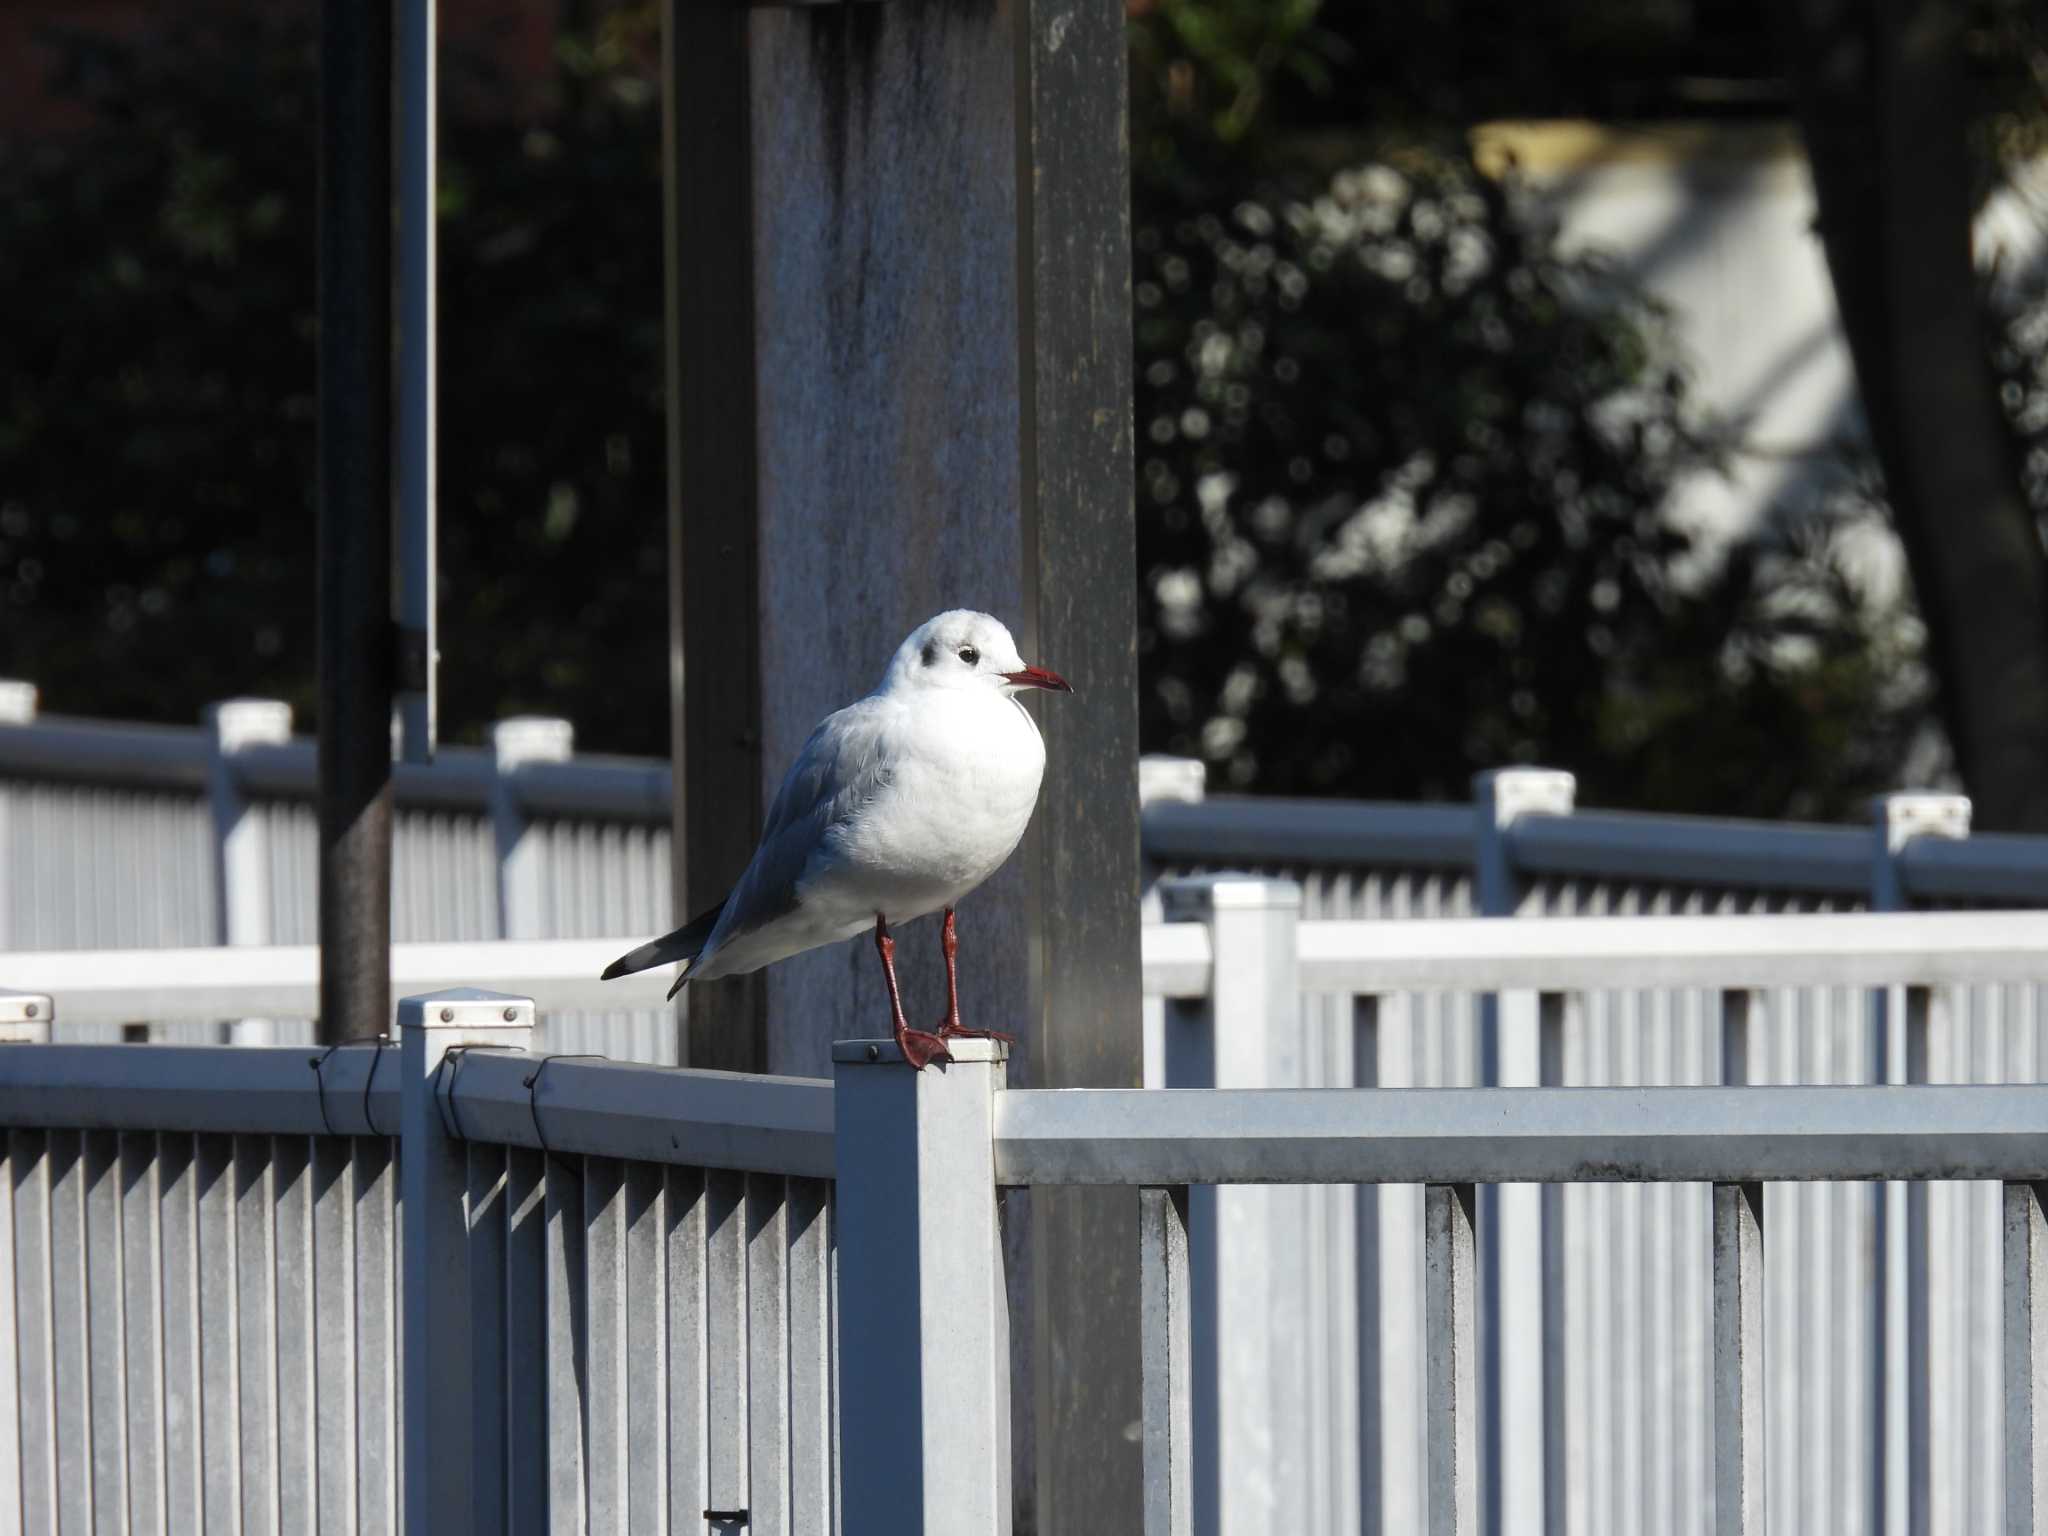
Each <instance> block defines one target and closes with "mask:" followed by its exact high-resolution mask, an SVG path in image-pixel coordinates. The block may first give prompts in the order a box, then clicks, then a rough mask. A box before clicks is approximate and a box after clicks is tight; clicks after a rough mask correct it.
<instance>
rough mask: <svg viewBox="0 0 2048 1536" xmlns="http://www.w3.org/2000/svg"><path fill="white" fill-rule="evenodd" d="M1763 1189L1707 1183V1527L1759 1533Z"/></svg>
mask: <svg viewBox="0 0 2048 1536" xmlns="http://www.w3.org/2000/svg"><path fill="white" fill-rule="evenodd" d="M1763 1234H1764V1188H1763V1185H1761V1184H1716V1185H1715V1186H1714V1524H1715V1529H1716V1530H1717V1531H1719V1532H1720V1533H1721V1536H1763V1529H1764V1235H1763Z"/></svg>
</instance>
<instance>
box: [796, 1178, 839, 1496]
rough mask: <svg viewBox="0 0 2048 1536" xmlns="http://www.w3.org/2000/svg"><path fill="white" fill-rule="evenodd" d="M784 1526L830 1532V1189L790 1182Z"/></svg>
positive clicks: (812, 1181) (817, 1181)
mask: <svg viewBox="0 0 2048 1536" xmlns="http://www.w3.org/2000/svg"><path fill="white" fill-rule="evenodd" d="M788 1206H789V1215H788V1221H789V1471H790V1481H789V1489H790V1495H789V1525H790V1529H791V1530H792V1531H795V1532H798V1533H799V1536H802V1533H804V1532H809V1531H818V1532H829V1531H831V1529H832V1460H833V1452H834V1445H833V1440H832V1211H831V1206H832V1186H831V1185H830V1184H829V1183H827V1182H826V1181H825V1180H823V1179H791V1180H790V1181H789V1194H788Z"/></svg>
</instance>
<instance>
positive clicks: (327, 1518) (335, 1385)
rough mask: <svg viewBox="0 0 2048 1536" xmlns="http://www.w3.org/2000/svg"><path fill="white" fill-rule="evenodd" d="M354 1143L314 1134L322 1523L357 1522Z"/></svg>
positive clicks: (324, 1527)
mask: <svg viewBox="0 0 2048 1536" xmlns="http://www.w3.org/2000/svg"><path fill="white" fill-rule="evenodd" d="M354 1156H355V1149H354V1146H353V1144H352V1143H351V1142H350V1141H348V1140H346V1139H344V1138H342V1137H339V1136H320V1137H316V1138H314V1140H313V1145H312V1154H311V1159H310V1162H311V1167H310V1168H309V1169H308V1171H307V1174H306V1177H307V1178H308V1179H309V1180H310V1181H311V1200H310V1203H311V1208H312V1209H311V1217H312V1240H313V1241H312V1258H313V1269H312V1287H311V1305H312V1308H313V1390H314V1391H315V1393H316V1402H315V1405H314V1410H313V1415H312V1423H313V1436H314V1443H315V1446H316V1451H315V1457H314V1461H315V1466H314V1476H313V1496H314V1499H315V1501H316V1504H317V1508H318V1510H319V1514H320V1530H321V1531H322V1532H323V1533H325V1532H328V1531H353V1530H355V1528H356V1392H357V1372H358V1363H357V1360H356V1328H355V1323H356V1306H355V1280H356V1245H355V1221H354V1204H355V1179H354V1177H353V1172H354V1168H353V1165H354Z"/></svg>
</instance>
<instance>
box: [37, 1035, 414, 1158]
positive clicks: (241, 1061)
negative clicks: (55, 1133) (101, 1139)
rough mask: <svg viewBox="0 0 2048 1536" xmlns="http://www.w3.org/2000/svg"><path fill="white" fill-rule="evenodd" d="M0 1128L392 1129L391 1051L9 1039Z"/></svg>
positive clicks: (354, 1132) (394, 1069)
mask: <svg viewBox="0 0 2048 1536" xmlns="http://www.w3.org/2000/svg"><path fill="white" fill-rule="evenodd" d="M316 1064H317V1065H316ZM373 1073H374V1076H373V1075H372V1074H373ZM365 1090H367V1092H366V1091H365ZM0 1125H6V1126H40V1127H46V1128H50V1129H79V1130H113V1131H215V1132H221V1133H227V1134H235V1135H251V1136H317V1135H320V1134H323V1133H325V1132H329V1131H331V1132H333V1133H334V1134H335V1135H339V1136H372V1135H396V1134H397V1131H398V1057H397V1054H396V1052H395V1051H392V1050H389V1049H384V1050H380V1049H379V1048H378V1047H377V1046H375V1045H373V1044H368V1043H365V1044H362V1045H345V1046H337V1047H335V1048H334V1050H333V1051H332V1052H331V1053H329V1052H326V1051H323V1050H320V1049H309V1048H307V1047H304V1046H246V1045H37V1046H20V1047H16V1048H13V1049H10V1050H0Z"/></svg>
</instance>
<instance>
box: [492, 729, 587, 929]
mask: <svg viewBox="0 0 2048 1536" xmlns="http://www.w3.org/2000/svg"><path fill="white" fill-rule="evenodd" d="M575 750H576V728H575V727H574V726H573V725H571V724H570V723H569V722H568V721H567V720H553V719H549V718H547V717H546V716H542V715H521V716H517V717H515V718H514V719H511V720H500V721H499V722H498V723H497V724H496V725H494V726H493V727H491V769H492V776H491V840H492V842H493V844H494V845H495V847H496V849H497V854H498V936H499V937H500V938H506V939H547V938H555V937H558V936H559V935H557V934H556V933H554V932H552V931H551V930H552V928H553V925H552V924H551V923H550V922H549V921H548V912H547V901H548V882H547V860H546V850H545V849H544V848H543V847H542V846H541V842H540V839H539V838H537V837H535V836H533V835H532V834H531V832H530V831H529V829H528V826H527V816H526V807H525V805H524V804H523V803H522V802H521V800H520V798H519V786H518V783H517V775H518V772H519V769H520V768H521V766H523V765H524V764H526V763H566V762H567V761H568V760H569V758H570V757H571V756H572V755H573V754H574V752H575Z"/></svg>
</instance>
